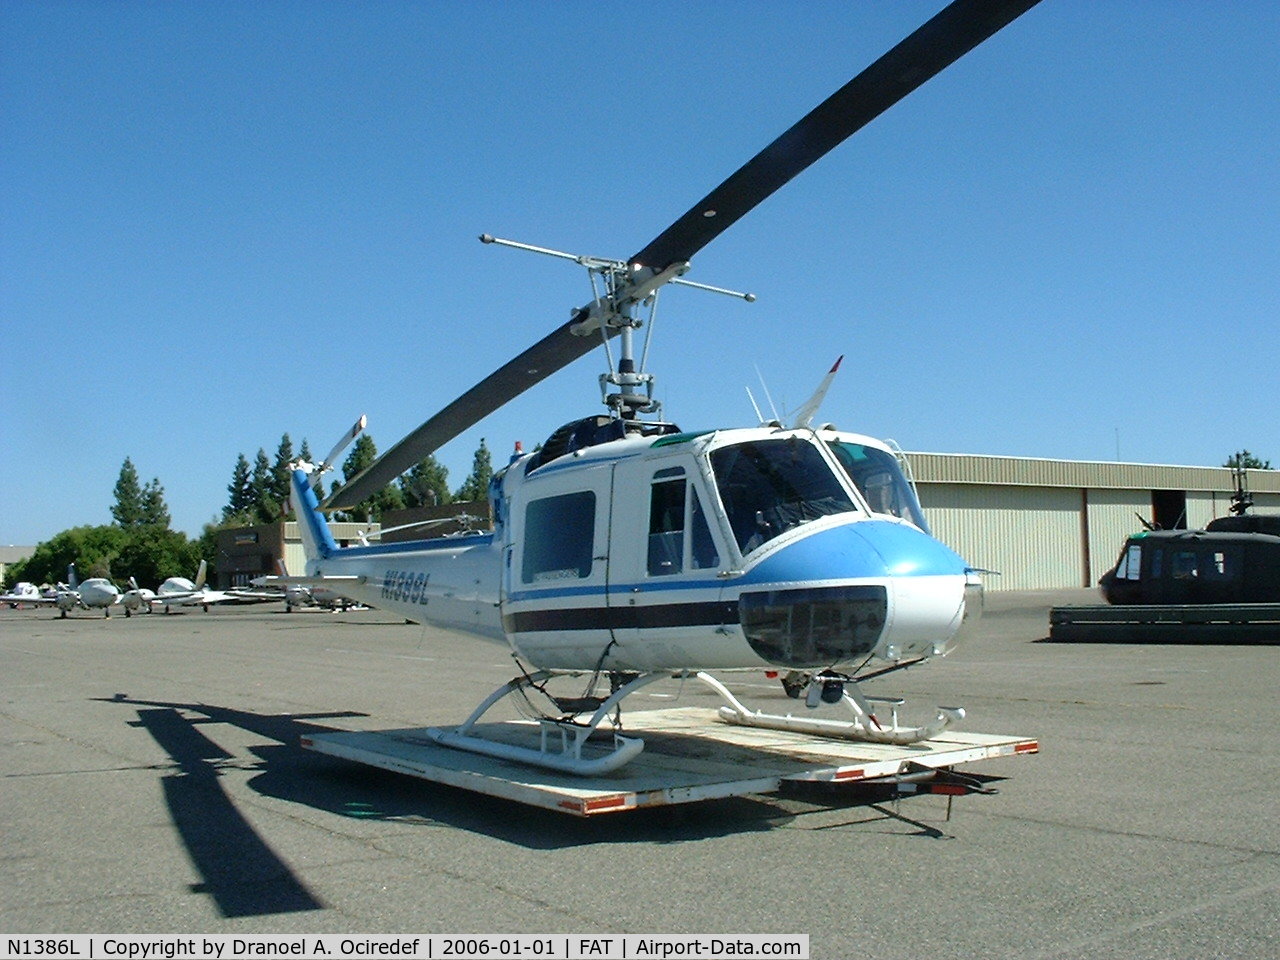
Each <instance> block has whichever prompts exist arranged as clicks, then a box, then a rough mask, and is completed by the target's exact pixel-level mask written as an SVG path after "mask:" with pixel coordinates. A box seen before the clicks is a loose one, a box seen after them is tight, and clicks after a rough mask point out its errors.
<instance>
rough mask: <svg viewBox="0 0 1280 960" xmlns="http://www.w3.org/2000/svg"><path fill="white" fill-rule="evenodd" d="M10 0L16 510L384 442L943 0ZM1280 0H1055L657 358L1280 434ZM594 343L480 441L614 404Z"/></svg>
mask: <svg viewBox="0 0 1280 960" xmlns="http://www.w3.org/2000/svg"><path fill="white" fill-rule="evenodd" d="M942 5H943V4H942V3H941V2H938V0H929V2H925V0H919V2H916V0H910V2H893V3H884V2H877V3H872V2H859V3H849V2H843V0H842V2H822V0H818V2H808V3H804V4H800V3H785V2H738V3H735V2H710V0H706V2H696V0H695V2H688V0H681V2H648V3H644V4H640V5H637V6H633V7H631V8H628V10H626V11H623V10H622V9H621V8H618V7H617V6H616V5H615V6H610V5H608V4H599V3H587V2H558V3H546V2H539V3H511V2H501V3H490V2H468V3H445V2H420V3H406V2H389V0H388V2H375V3H327V2H315V0H308V2H293V3H290V2H275V3H265V2H226V0H223V2H217V3H197V2H172V3H168V2H127V0H125V2H110V3H108V2H62V0H43V2H38V3H37V2H30V3H21V2H13V0H7V2H3V3H0V89H2V90H3V96H2V97H0V142H2V143H3V148H0V185H2V186H0V316H3V325H2V327H0V337H3V341H2V346H0V409H3V411H4V428H3V442H2V444H0V451H3V453H2V454H0V543H15V544H30V543H35V542H37V541H40V540H44V539H47V538H48V537H49V536H51V535H52V534H54V533H56V532H57V531H59V530H62V529H65V528H67V527H70V526H73V525H77V524H87V523H106V522H109V520H110V512H109V510H110V506H111V503H112V487H113V485H114V483H115V480H116V477H117V475H118V473H119V470H120V466H121V464H122V462H123V461H124V458H125V457H126V456H128V457H130V458H132V460H133V462H134V464H135V465H136V466H137V468H138V471H139V473H140V474H141V477H142V479H143V480H144V481H146V480H149V479H151V478H153V477H155V478H158V479H159V480H160V482H161V484H162V485H163V486H164V489H165V494H166V498H167V500H168V503H169V506H170V508H171V511H172V513H173V517H174V525H175V527H177V528H180V529H183V530H186V531H187V532H188V533H191V534H198V533H199V530H200V527H201V525H202V524H203V523H204V522H206V521H208V520H210V519H212V518H213V517H214V516H215V515H216V514H218V513H219V511H220V510H221V508H222V506H223V505H224V504H225V502H226V499H227V493H226V485H227V483H228V481H229V480H230V477H231V472H232V468H233V466H234V464H235V460H236V457H237V455H238V454H240V453H244V454H245V455H246V456H247V457H248V458H249V459H250V460H252V459H253V457H254V455H255V454H256V452H257V450H258V448H259V447H263V448H265V449H266V451H267V453H268V454H269V455H274V452H275V448H276V445H277V444H278V442H279V440H280V436H281V434H282V433H284V432H286V431H287V432H288V433H289V434H290V435H291V437H292V438H293V441H294V444H295V446H296V445H298V444H299V443H300V442H301V440H302V439H303V438H306V439H307V440H308V441H309V443H310V446H311V448H312V451H313V452H314V453H315V454H316V455H317V456H319V455H322V454H323V453H324V452H325V451H326V450H327V449H328V448H329V446H330V445H331V444H332V442H333V441H334V440H335V439H336V438H337V437H338V436H339V435H340V434H341V433H342V431H343V430H345V429H346V428H347V426H348V425H349V424H350V423H351V422H352V421H353V420H354V419H355V418H356V417H357V416H358V415H359V414H360V413H362V412H363V413H367V414H368V415H369V418H370V432H371V434H372V436H373V438H374V439H375V441H377V443H378V445H379V447H380V449H385V448H386V447H388V446H390V445H391V444H392V443H393V442H395V441H396V440H398V439H399V438H400V437H401V436H403V435H404V434H405V433H407V432H408V431H409V430H411V429H412V428H413V427H415V426H417V424H418V423H419V422H421V421H422V420H424V419H426V417H427V416H429V415H430V414H432V413H434V412H435V411H436V410H438V409H439V408H440V407H442V406H443V405H444V404H445V403H447V402H448V401H449V400H451V399H452V398H453V397H454V396H456V395H457V394H458V393H460V392H461V391H463V390H465V389H466V388H468V387H470V386H471V385H472V384H473V383H475V382H476V381H477V380H479V379H480V378H481V377H482V376H484V375H485V374H487V373H488V372H490V371H491V370H492V369H494V368H496V367H497V366H499V365H501V364H502V363H504V362H505V361H506V360H507V359H509V358H510V357H511V356H512V355H514V354H515V353H517V352H518V351H520V350H523V349H524V348H525V347H526V346H528V345H530V344H531V343H533V342H534V341H536V340H537V339H540V338H541V337H542V336H543V335H544V334H546V333H547V332H548V331H549V330H550V329H551V328H552V327H553V326H554V325H557V324H559V323H561V322H563V320H564V319H565V318H566V317H567V316H568V311H569V309H570V308H571V307H573V306H576V305H578V304H580V303H582V302H583V301H584V300H585V299H586V298H587V294H588V287H587V282H586V278H585V274H584V273H583V272H582V271H581V270H580V269H579V268H577V267H576V266H573V265H572V264H568V263H563V262H560V261H556V260H551V259H547V258H542V257H537V256H533V255H531V254H522V253H516V252H513V251H510V250H503V249H498V248H496V247H486V246H483V245H482V244H480V243H478V242H477V241H476V239H475V238H476V235H477V234H479V233H482V232H489V233H493V234H496V235H498V236H506V237H513V238H516V239H519V240H523V241H526V242H529V243H534V244H538V245H543V246H549V247H555V248H559V249H565V250H570V251H573V252H575V253H586V254H592V255H597V256H611V257H626V256H628V255H630V254H631V253H634V252H635V251H637V250H638V249H640V248H641V247H642V246H643V245H644V244H645V243H647V242H648V241H649V240H650V239H652V238H653V237H654V236H655V235H656V234H657V233H658V232H659V231H661V230H662V229H663V228H665V227H666V226H667V224H668V223H670V222H671V221H672V220H674V219H675V218H676V217H677V216H679V215H680V214H682V213H683V212H684V211H685V210H686V209H688V208H689V207H690V206H691V205H692V204H693V203H694V202H696V201H697V200H698V199H699V198H701V197H702V196H703V195H704V194H705V193H706V192H707V191H708V190H710V189H711V188H712V187H713V186H715V185H716V184H718V183H719V182H720V181H721V180H722V179H723V178H724V177H726V176H727V175H728V174H730V173H731V172H733V171H734V170H735V169H736V168H737V167H738V166H739V165H740V164H741V163H743V162H745V161H746V160H747V159H748V158H749V157H751V156H752V155H753V154H754V153H755V152H756V151H757V150H759V149H760V148H761V147H763V146H764V145H765V144H767V143H768V142H769V141H770V140H772V139H773V138H774V137H775V136H776V135H777V134H779V133H781V132H782V131H783V130H784V129H785V128H786V127H788V126H789V125H790V124H791V123H792V122H794V121H795V120H797V119H798V118H799V117H800V116H802V115H803V114H804V113H806V112H807V111H808V110H809V109H810V108H812V107H813V106H814V105H816V104H817V103H818V102H819V101H821V100H822V99H824V98H825V97H826V96H827V95H828V94H830V93H831V92H832V91H833V90H835V89H836V88H837V87H839V86H840V85H842V84H843V83H844V82H845V81H846V80H848V79H849V78H850V77H851V76H853V75H854V74H855V73H857V72H858V71H859V70H860V69H862V68H863V67H864V66H866V65H867V64H868V63H870V62H871V61H872V60H873V59H875V58H876V57H877V56H879V55H880V54H881V53H882V52H884V51H885V50H887V49H888V48H889V47H890V46H892V45H893V44H894V43H896V42H897V41H898V40H899V39H901V38H902V37H903V36H905V35H906V34H907V33H909V32H910V31H911V30H912V29H914V27H915V26H917V25H918V24H919V23H922V22H923V21H924V20H926V19H927V18H928V17H929V16H931V15H932V14H933V13H934V12H936V11H937V10H938V9H940V8H941V7H942ZM1278 88H1280V6H1277V5H1276V4H1275V3H1272V2H1256V3H1250V2H1243V0H1241V2H1228V3H1214V2H1209V0H1200V2H1178V0H1161V2H1156V0H1144V2H1139V0H1128V2H1126V0H1110V2H1106V3H1095V2H1079V0H1045V2H1044V3H1043V4H1041V5H1040V6H1039V7H1037V8H1035V9H1033V10H1032V11H1031V12H1030V13H1028V14H1027V15H1025V16H1024V17H1022V18H1021V19H1020V20H1019V21H1017V22H1015V23H1014V24H1013V25H1012V26H1011V27H1009V28H1008V29H1006V30H1005V31H1003V32H1002V33H1000V34H998V35H997V36H996V37H995V38H994V39H992V40H991V41H989V42H987V43H986V44H985V45H983V46H982V47H980V48H979V49H977V50H976V51H974V52H973V53H971V54H969V55H968V56H967V57H965V58H964V59H963V60H961V61H960V62H959V63H958V64H956V65H955V66H953V67H951V68H950V69H949V70H947V71H946V72H944V73H943V74H942V75H941V76H939V77H937V78H935V79H934V80H932V81H930V82H929V83H928V84H927V85H926V86H924V87H923V88H922V89H920V90H918V91H916V92H915V93H914V94H912V95H911V96H910V97H908V98H907V99H906V100H905V101H903V102H902V103H900V104H899V105H898V106H897V107H895V108H894V109H893V110H891V111H890V112H889V113H888V114H886V115H884V116H883V117H881V118H879V119H878V120H876V121H875V122H874V123H872V124H871V125H870V126H869V127H867V128H866V129H864V130H863V131H862V132H860V133H859V134H856V135H855V136H854V137H853V138H852V139H850V140H849V141H847V142H846V143H845V144H843V145H842V146H841V147H839V148H837V150H836V151H835V152H833V153H832V154H830V155H828V156H827V157H826V158H825V159H823V160H822V161H820V162H819V163H818V164H817V165H815V166H814V167H813V168H811V169H810V170H809V171H808V172H806V173H804V174H803V175H801V176H800V177H799V178H798V179H796V180H795V181H793V182H792V183H791V184H789V185H787V186H786V187H784V188H783V189H782V190H781V191H780V192H779V193H777V194H776V195H774V196H773V197H772V198H771V199H769V200H768V201H766V202H765V203H764V204H762V205H761V206H760V207H759V208H757V209H756V210H755V211H754V212H753V213H752V214H750V215H749V216H748V217H746V218H745V219H744V220H742V221H741V222H739V223H738V224H737V225H736V226H734V227H733V228H731V229H730V230H729V231H728V232H727V233H726V234H724V235H723V236H722V237H720V238H719V239H718V240H717V241H715V242H714V243H713V244H712V245H711V246H709V247H708V248H707V249H706V250H704V251H703V252H702V253H701V254H700V255H699V256H698V257H697V259H696V261H695V263H694V271H693V273H692V274H691V275H690V279H694V280H700V281H703V282H706V283H712V284H717V285H722V286H727V287H734V288H739V289H746V290H751V291H754V292H755V293H756V294H757V295H758V297H759V300H758V302H756V303H754V304H745V303H743V302H741V301H735V300H731V299H728V298H724V297H717V296H714V295H710V294H704V293H699V292H696V291H690V290H684V289H672V288H668V290H667V291H666V293H665V294H664V296H663V298H662V303H661V310H660V313H659V317H658V322H657V327H656V335H655V340H654V344H653V347H652V350H651V354H650V366H651V368H652V369H653V370H654V371H655V372H656V373H657V374H658V376H659V396H660V397H661V398H662V399H663V400H664V402H665V404H666V413H667V415H668V416H669V418H670V419H673V420H675V421H676V422H678V423H679V424H681V425H682V426H683V427H685V428H686V429H696V428H706V427H711V426H736V425H747V424H750V423H752V422H753V421H754V416H753V414H752V410H751V407H750V404H749V402H748V400H747V397H746V393H745V389H744V388H745V387H746V386H751V387H752V388H753V392H755V393H756V394H757V396H759V395H760V393H761V391H760V390H759V389H757V387H756V385H757V376H756V372H755V371H756V368H757V367H758V368H759V370H760V372H761V374H762V375H763V378H764V380H765V381H766V383H767V384H768V386H769V389H770V391H771V393H772V394H773V397H774V400H775V401H776V402H777V404H778V405H779V406H780V407H788V408H792V407H795V406H797V405H798V404H799V403H801V402H802V401H803V400H804V399H805V397H806V396H807V395H808V394H809V393H810V392H811V391H812V389H813V388H814V386H816V384H817V382H818V381H819V380H820V379H821V377H822V375H823V373H824V372H825V371H826V370H827V368H828V367H829V366H830V365H831V363H832V361H833V360H834V359H835V357H836V356H837V355H839V354H844V355H845V356H846V361H845V365H844V367H843V368H842V371H841V374H840V376H839V377H838V379H837V380H836V383H835V385H834V386H833V387H832V389H831V392H830V393H829V394H828V397H827V400H826V404H825V406H824V408H823V411H822V413H821V414H820V416H821V417H822V418H823V419H828V420H833V421H835V422H836V423H837V424H839V425H840V426H842V427H844V428H847V429H854V430H858V431H862V432H865V433H870V434H873V435H876V436H881V437H892V438H894V439H896V440H897V441H898V442H899V443H901V444H902V445H903V446H904V447H905V448H906V449H908V450H928V451H947V452H972V453H989V454H1008V455H1018V456H1030V457H1051V458H1068V459H1086V460H1111V459H1116V458H1117V456H1118V457H1119V458H1120V459H1123V460H1131V461H1139V462H1151V463H1176V464H1219V463H1221V462H1222V461H1223V460H1224V459H1225V458H1226V456H1228V455H1229V454H1230V453H1231V452H1232V451H1233V450H1235V449H1237V448H1239V447H1248V448H1249V449H1251V450H1252V451H1253V452H1254V453H1256V454H1258V455H1260V456H1263V457H1267V458H1270V459H1271V460H1272V461H1273V462H1276V463H1278V464H1280V430H1278V428H1277V425H1276V424H1277V421H1276V410H1277V408H1278V407H1280V397H1278V396H1277V394H1278V393H1280V387H1278V384H1280V376H1277V374H1278V371H1280V349H1277V339H1276V320H1277V314H1278V310H1277V307H1278V306H1280V97H1278V96H1277V89H1278ZM601 369H602V364H601V359H600V357H599V356H598V355H597V354H593V355H591V356H589V357H587V358H584V359H583V360H580V361H578V362H577V363H575V364H574V365H572V366H571V367H569V368H567V369H566V370H564V371H562V372H561V373H559V374H558V375H556V376H554V377H552V378H551V379H550V380H549V381H547V382H545V383H544V384H543V385H541V386H540V387H538V388H536V389H535V390H533V391H531V392H530V393H528V394H526V395H525V396H524V397H523V398H522V399H521V400H518V401H517V402H516V403H514V404H512V405H509V406H508V407H507V408H505V409H504V410H502V411H500V412H499V413H497V414H495V415H493V416H492V417H490V418H489V419H487V420H486V421H484V422H482V423H481V424H480V425H479V426H478V427H477V428H475V429H473V430H470V431H468V432H467V433H466V434H464V435H463V436H462V437H460V438H459V439H457V440H455V441H454V442H453V443H451V444H449V445H448V446H446V447H445V448H443V449H442V450H441V451H440V452H439V454H438V456H439V457H440V459H441V461H442V462H443V463H444V464H445V465H446V466H448V467H449V469H450V481H451V483H452V484H453V485H454V486H456V485H458V484H460V483H461V482H462V480H463V479H464V477H465V475H466V473H467V472H468V470H469V469H470V465H471V458H472V453H473V451H474V450H475V448H476V446H477V445H478V443H479V441H480V438H481V437H485V438H487V442H488V445H489V446H490V447H491V448H492V449H493V451H494V459H495V463H501V462H505V458H506V454H507V453H508V451H509V450H510V448H511V445H512V443H513V441H515V440H517V439H519V440H522V441H524V443H525V446H526V448H529V447H532V445H533V444H535V443H537V442H539V441H540V440H542V439H544V438H545V436H546V435H547V434H548V433H549V432H550V431H551V430H552V429H553V428H554V427H555V426H557V425H558V424H560V423H562V422H564V421H567V420H570V419H574V418H576V417H579V416H586V415H588V414H593V413H595V412H597V410H600V409H603V408H600V407H599V406H598V403H599V391H598V388H597V384H596V377H597V374H598V373H599V372H600V371H601Z"/></svg>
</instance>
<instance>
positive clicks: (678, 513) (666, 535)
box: [649, 471, 685, 577]
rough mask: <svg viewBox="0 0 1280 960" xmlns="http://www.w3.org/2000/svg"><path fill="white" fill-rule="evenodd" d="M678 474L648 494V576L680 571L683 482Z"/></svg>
mask: <svg viewBox="0 0 1280 960" xmlns="http://www.w3.org/2000/svg"><path fill="white" fill-rule="evenodd" d="M663 472H664V473H665V472H666V471H663ZM680 473H681V476H679V477H676V478H672V479H662V480H657V481H656V482H655V483H654V484H653V487H652V489H651V492H650V494H649V575H650V576H655V577H658V576H666V575H667V574H671V573H679V572H680V571H681V570H683V569H684V500H685V479H684V476H683V471H680ZM659 476H661V474H659Z"/></svg>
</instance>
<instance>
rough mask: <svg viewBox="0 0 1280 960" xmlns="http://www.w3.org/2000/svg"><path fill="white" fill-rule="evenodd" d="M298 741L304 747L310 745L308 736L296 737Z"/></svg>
mask: <svg viewBox="0 0 1280 960" xmlns="http://www.w3.org/2000/svg"><path fill="white" fill-rule="evenodd" d="M298 743H300V744H302V746H304V747H309V746H311V738H310V737H299V738H298Z"/></svg>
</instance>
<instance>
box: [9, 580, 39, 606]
mask: <svg viewBox="0 0 1280 960" xmlns="http://www.w3.org/2000/svg"><path fill="white" fill-rule="evenodd" d="M42 599H43V594H41V593H40V588H39V587H37V586H36V585H35V584H34V583H27V582H26V581H23V582H21V583H18V584H15V585H14V588H13V590H11V591H10V592H9V593H6V594H0V603H7V604H8V605H9V606H10V607H18V606H20V605H21V604H24V603H33V604H39V603H40V602H41V601H42Z"/></svg>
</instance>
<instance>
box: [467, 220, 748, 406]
mask: <svg viewBox="0 0 1280 960" xmlns="http://www.w3.org/2000/svg"><path fill="white" fill-rule="evenodd" d="M480 242H481V243H496V244H498V245H499V246H503V247H512V248H514V249H516V250H526V251H528V252H530V253H541V254H543V255H545V256H549V257H558V258H560V259H561V260H572V261H573V262H574V263H576V264H578V265H579V266H582V267H586V268H587V275H588V277H589V278H590V280H591V293H592V299H591V302H590V303H588V304H587V305H586V306H583V307H576V308H574V310H573V312H572V314H571V321H570V327H569V329H570V331H571V332H572V333H573V334H574V335H575V336H579V337H588V336H593V335H595V334H600V335H601V339H602V340H603V341H604V348H605V354H606V356H607V357H608V362H609V372H608V373H602V374H601V375H600V398H601V401H602V402H603V403H604V405H605V406H607V407H608V408H609V409H610V410H611V411H612V412H613V413H614V414H615V415H617V416H620V417H623V418H624V419H631V418H633V417H634V416H635V415H636V414H637V413H656V412H657V411H658V410H659V409H660V407H661V404H660V403H659V402H658V401H656V400H654V398H653V385H654V377H653V374H651V373H647V372H645V361H646V360H647V359H648V356H649V338H650V337H651V336H652V334H653V321H654V319H655V316H656V313H657V299H658V291H659V290H660V289H661V288H662V287H663V286H665V285H666V284H668V283H678V284H680V285H682V286H687V287H694V288H695V289H698V290H706V291H708V292H711V293H720V294H725V295H726V296H731V297H738V298H741V299H743V300H746V301H747V302H748V303H751V302H754V301H755V299H756V297H755V294H753V293H738V292H737V291H734V290H727V289H725V288H724V287H713V286H710V285H708V284H704V283H694V282H693V281H690V280H683V279H681V278H682V277H683V276H684V274H685V273H687V272H688V271H689V267H690V264H689V262H688V261H687V260H678V261H676V262H674V263H671V264H668V265H667V266H665V267H662V268H660V269H659V268H656V267H649V266H645V265H644V264H641V263H636V262H632V263H628V262H627V261H625V260H610V259H606V258H603V257H587V256H580V255H578V254H573V253H566V252H565V251H563V250H552V249H550V248H549V247H538V246H534V245H533V244H529V243H520V242H519V241H516V240H504V239H503V238H501V237H495V236H493V235H492V234H488V233H483V234H481V235H480ZM641 306H646V307H648V309H649V319H648V323H649V330H648V332H647V333H646V334H645V342H644V350H643V352H642V353H641V356H640V362H639V364H637V363H636V360H635V351H634V346H633V332H634V331H635V330H636V329H637V328H639V327H642V326H644V325H645V323H644V321H643V320H641V319H640V318H639V317H638V316H637V311H638V310H639V308H640V307H641ZM615 333H616V334H618V335H619V338H620V341H621V346H620V348H619V357H618V362H617V365H616V366H615V365H614V362H613V355H612V354H611V353H610V352H609V337H610V336H611V335H613V334H615ZM611 387H613V388H616V389H615V390H614V391H613V392H611V391H610V388H611Z"/></svg>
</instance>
